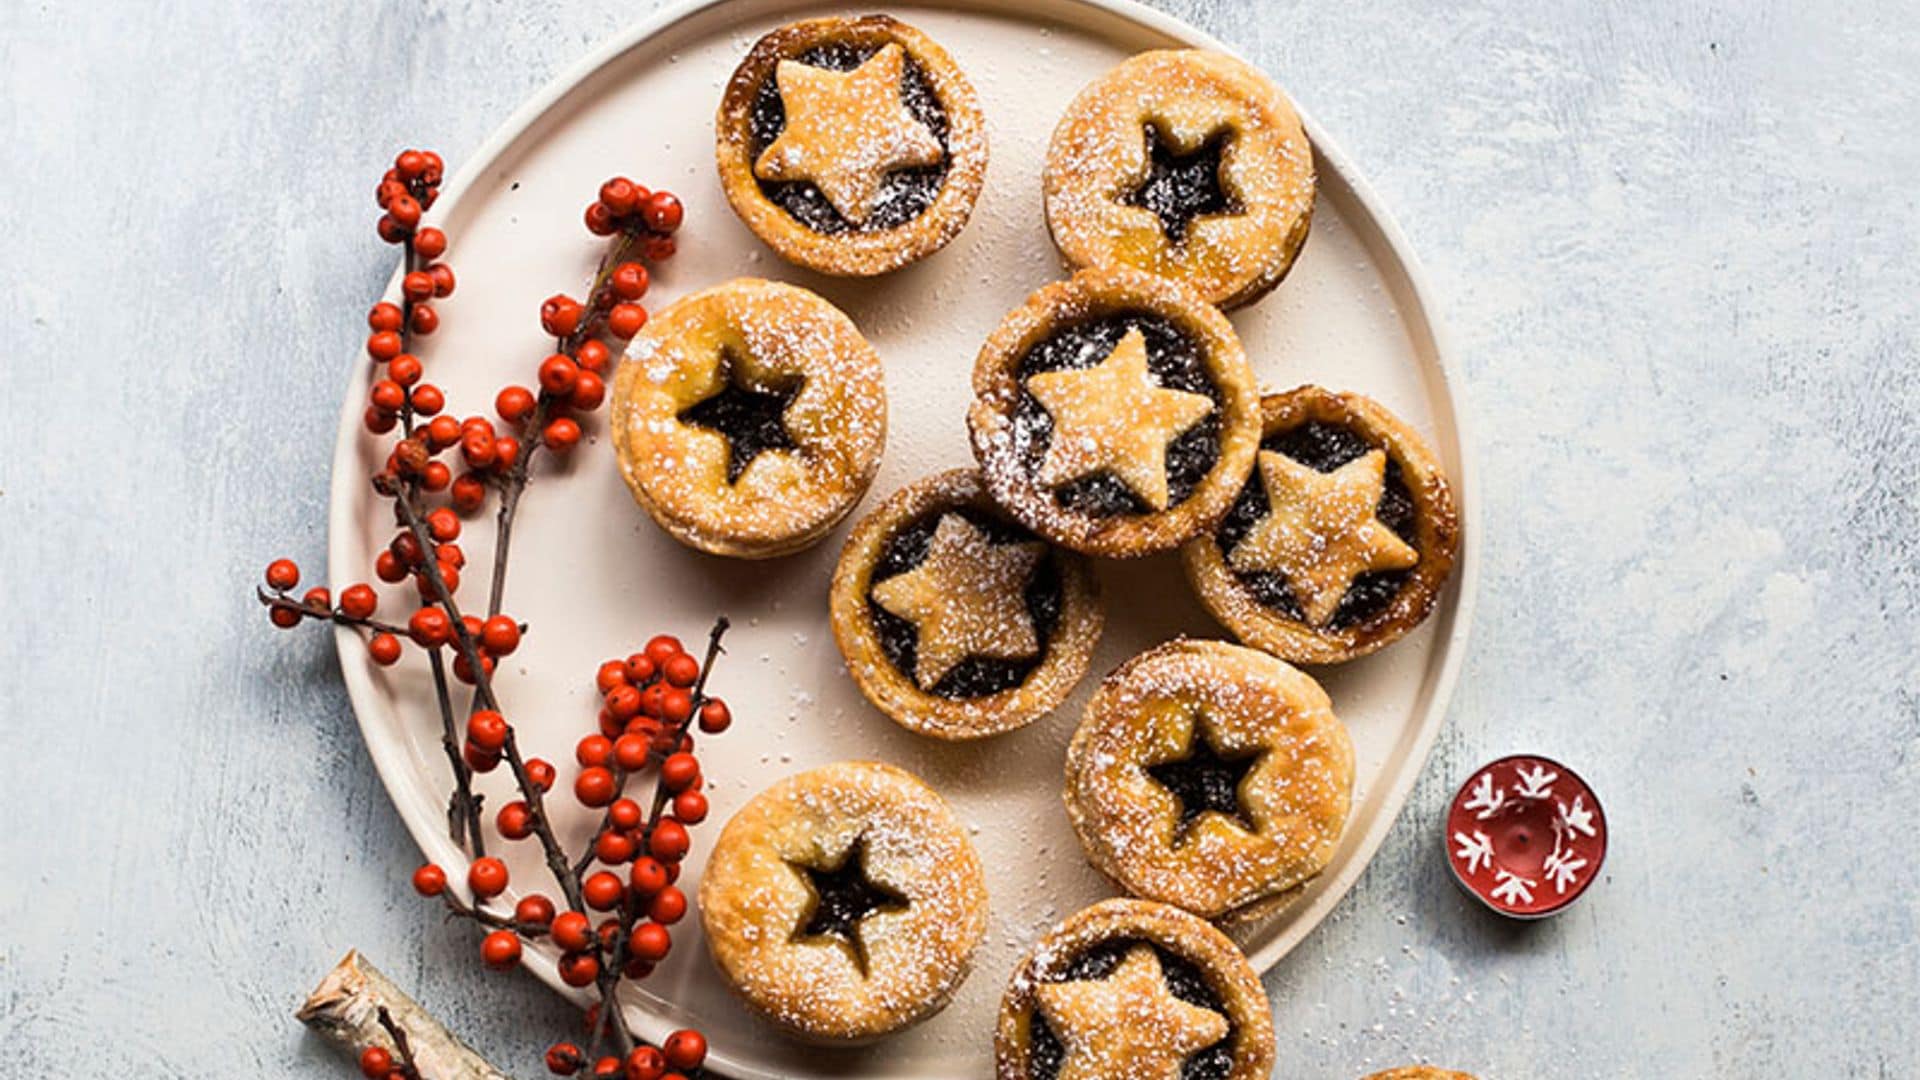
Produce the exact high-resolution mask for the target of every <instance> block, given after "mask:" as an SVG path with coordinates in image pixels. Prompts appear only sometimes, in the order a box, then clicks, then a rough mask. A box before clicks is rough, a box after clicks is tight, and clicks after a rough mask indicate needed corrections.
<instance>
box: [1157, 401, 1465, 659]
mask: <svg viewBox="0 0 1920 1080" xmlns="http://www.w3.org/2000/svg"><path fill="white" fill-rule="evenodd" d="M1260 406H1261V414H1262V419H1263V422H1262V429H1261V430H1262V435H1261V437H1262V439H1263V440H1266V441H1268V442H1271V441H1272V440H1274V439H1276V438H1278V437H1283V436H1285V435H1287V434H1288V433H1290V432H1294V431H1296V430H1297V429H1300V428H1302V427H1303V426H1304V425H1307V424H1310V423H1313V424H1319V425H1323V426H1324V427H1326V428H1331V429H1338V430H1339V431H1343V432H1348V433H1351V436H1352V437H1355V438H1357V439H1358V440H1360V442H1362V443H1364V444H1366V446H1367V447H1369V448H1370V449H1369V451H1368V456H1369V457H1371V456H1372V455H1373V452H1374V451H1378V453H1379V460H1380V461H1382V462H1384V464H1385V466H1386V468H1387V475H1389V476H1392V477H1397V481H1398V483H1399V484H1400V485H1401V486H1402V487H1403V488H1404V490H1405V498H1406V500H1407V505H1408V507H1409V510H1408V512H1410V514H1411V536H1409V537H1405V538H1404V539H1405V540H1407V541H1410V543H1409V544H1408V546H1409V547H1410V548H1411V549H1412V551H1413V553H1415V555H1417V560H1418V561H1417V562H1414V563H1413V564H1412V565H1411V566H1410V567H1405V566H1404V564H1403V567H1402V569H1401V570H1400V572H1401V573H1403V574H1404V577H1403V579H1402V580H1401V584H1400V586H1399V589H1398V591H1397V592H1395V593H1393V594H1392V596H1391V599H1389V600H1387V601H1386V602H1385V603H1384V604H1381V605H1379V606H1378V607H1377V610H1374V611H1372V612H1371V613H1370V614H1368V615H1366V616H1365V617H1364V618H1359V619H1357V620H1354V621H1351V622H1347V621H1343V616H1342V615H1340V614H1335V615H1334V617H1333V618H1332V619H1331V620H1329V621H1324V622H1321V623H1318V624H1316V623H1314V622H1311V621H1309V619H1308V618H1306V617H1304V616H1305V612H1304V611H1288V610H1285V609H1284V608H1282V607H1280V606H1276V605H1275V604H1274V603H1272V602H1271V601H1272V596H1271V595H1270V594H1269V595H1267V596H1266V597H1265V598H1263V596H1262V589H1263V588H1268V587H1270V586H1268V585H1266V584H1264V583H1263V582H1261V581H1260V580H1258V579H1256V578H1251V577H1248V576H1246V575H1243V574H1242V573H1240V572H1238V571H1237V570H1236V568H1235V567H1234V566H1233V565H1232V557H1231V556H1232V553H1231V552H1229V551H1226V550H1223V549H1222V546H1221V539H1220V533H1219V532H1218V531H1215V532H1212V533H1209V534H1208V535H1205V536H1201V537H1198V538H1196V539H1195V540H1193V541H1192V542H1191V543H1189V544H1188V545H1187V546H1186V548H1185V549H1184V550H1183V551H1182V552H1181V557H1182V562H1183V563H1184V564H1185V567H1186V572H1187V580H1188V581H1189V582H1190V583H1191V584H1192V586H1193V589H1194V591H1195V593H1197V594H1198V595H1199V597H1200V601H1201V603H1202V604H1204V605H1205V606H1206V608H1207V610H1208V611H1210V612H1212V613H1213V616H1214V618H1216V619H1218V620H1220V622H1221V624H1222V625H1224V626H1225V627H1226V628H1227V629H1229V630H1231V631H1232V632H1233V634H1234V636H1235V637H1237V638H1239V639H1240V640H1241V641H1242V642H1245V643H1246V644H1248V645H1252V646H1254V647H1255V648H1259V649H1264V650H1266V651H1267V652H1270V653H1272V654H1274V655H1275V656H1278V657H1280V658H1282V659H1284V660H1290V661H1293V662H1295V663H1302V664H1334V663H1340V662H1342V661H1346V660H1351V659H1354V658H1355V657H1359V656H1365V655H1367V654H1368V653H1371V652H1373V651H1375V650H1377V649H1380V648H1382V647H1384V646H1386V645H1388V644H1391V643H1392V642H1394V641H1397V640H1399V639H1400V638H1401V637H1402V636H1403V635H1405V634H1406V633H1407V632H1408V631H1409V630H1412V629H1413V628H1414V627H1416V626H1418V625H1420V623H1421V622H1422V621H1423V620H1425V619H1426V617H1427V616H1428V614H1430V613H1431V612H1432V610H1433V606H1434V604H1435V603H1436V602H1437V601H1438V599H1439V596H1440V591H1441V589H1442V588H1444V587H1445V586H1446V583H1447V578H1448V576H1449V575H1450V574H1451V573H1452V572H1453V561H1454V557H1455V555H1456V553H1457V552H1458V550H1459V547H1460V518H1459V514H1458V513H1457V512H1456V510H1455V507H1454V502H1453V489H1452V487H1451V486H1450V485H1449V484H1448V483H1447V478H1446V474H1445V473H1444V472H1442V471H1441V468H1440V462H1439V460H1438V459H1437V458H1436V457H1435V456H1434V454H1433V451H1432V450H1430V449H1428V447H1427V444H1426V443H1425V442H1424V441H1423V440H1422V439H1421V438H1420V436H1419V435H1418V434H1416V433H1415V432H1414V430H1413V429H1412V428H1410V427H1408V426H1407V425H1406V424H1405V423H1403V422H1402V421H1401V420H1400V419H1399V418H1398V417H1396V416H1394V415H1393V414H1392V413H1390V412H1388V411H1387V410H1386V409H1385V408H1384V407H1383V406H1381V405H1380V404H1379V403H1378V402H1376V401H1373V400H1372V399H1370V398H1366V397H1362V396H1361V395H1359V394H1352V393H1335V392H1333V391H1330V390H1324V389H1321V388H1320V387H1318V386H1302V387H1299V388H1297V389H1294V390H1290V391H1288V392H1286V393H1284V394H1269V395H1268V396H1267V397H1265V398H1263V399H1261V403H1260ZM1267 453H1271V451H1263V453H1262V458H1263V468H1264V459H1265V456H1266V454H1267ZM1348 467H1353V466H1352V465H1349V466H1348ZM1262 483H1263V478H1262V469H1256V471H1255V475H1254V476H1253V478H1252V479H1250V480H1249V481H1248V484H1249V485H1259V484H1262ZM1382 490H1383V493H1384V488H1383V489H1382ZM1396 497H1397V496H1396ZM1382 505H1385V503H1384V494H1383V503H1382ZM1238 513H1239V511H1238V510H1237V509H1236V511H1235V514H1238ZM1224 527H1225V526H1224V525H1223V526H1222V528H1224ZM1376 527H1377V526H1376ZM1278 587H1281V588H1288V589H1290V590H1292V591H1290V593H1289V595H1290V596H1292V597H1293V600H1294V604H1295V606H1297V607H1298V606H1303V605H1302V604H1301V601H1300V599H1299V597H1298V590H1293V587H1292V586H1291V585H1288V584H1287V583H1285V582H1284V581H1282V582H1280V584H1279V586H1278Z"/></svg>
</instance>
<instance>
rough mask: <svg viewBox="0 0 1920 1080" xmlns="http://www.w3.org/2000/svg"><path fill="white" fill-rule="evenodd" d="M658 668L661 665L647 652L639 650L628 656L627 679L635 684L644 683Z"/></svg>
mask: <svg viewBox="0 0 1920 1080" xmlns="http://www.w3.org/2000/svg"><path fill="white" fill-rule="evenodd" d="M658 669H659V665H658V664H655V663H654V662H653V658H652V657H650V656H648V655H647V654H646V653H643V652H637V653H634V654H633V655H632V656H629V657H627V679H628V680H629V681H630V682H632V683H633V684H634V685H635V686H641V685H644V684H645V683H646V682H647V680H649V679H651V678H653V674H654V672H655V671H657V670H658Z"/></svg>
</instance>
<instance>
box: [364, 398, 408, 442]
mask: <svg viewBox="0 0 1920 1080" xmlns="http://www.w3.org/2000/svg"><path fill="white" fill-rule="evenodd" d="M360 419H361V422H362V423H364V424H366V426H367V430H368V431H371V432H373V433H374V434H375V435H385V434H386V433H387V432H389V431H392V430H393V428H394V425H395V424H398V423H399V422H400V419H399V417H396V416H394V415H393V414H392V413H390V412H381V411H380V410H379V409H376V408H374V407H373V406H371V405H369V406H367V411H366V412H364V413H362V414H360Z"/></svg>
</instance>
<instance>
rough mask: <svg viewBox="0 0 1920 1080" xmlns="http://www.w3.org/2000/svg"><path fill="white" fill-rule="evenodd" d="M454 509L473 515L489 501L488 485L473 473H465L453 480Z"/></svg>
mask: <svg viewBox="0 0 1920 1080" xmlns="http://www.w3.org/2000/svg"><path fill="white" fill-rule="evenodd" d="M452 499H453V508H454V509H455V510H456V511H459V512H460V513H462V514H471V513H473V512H474V511H475V510H478V509H480V506H481V504H483V503H485V502H486V501H487V484H486V481H484V480H482V479H480V477H479V475H478V474H476V473H473V472H463V473H461V474H460V475H459V476H457V477H454V480H453V491H452Z"/></svg>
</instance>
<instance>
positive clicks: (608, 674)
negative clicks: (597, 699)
mask: <svg viewBox="0 0 1920 1080" xmlns="http://www.w3.org/2000/svg"><path fill="white" fill-rule="evenodd" d="M626 681H627V667H626V665H625V664H622V663H621V662H620V661H618V660H609V661H607V662H606V663H604V664H601V665H600V670H599V671H597V672H595V673H594V676H593V685H594V686H595V687H596V688H598V689H599V691H600V692H601V693H603V694H606V693H611V692H612V691H613V689H614V687H617V686H623V685H625V684H626Z"/></svg>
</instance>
